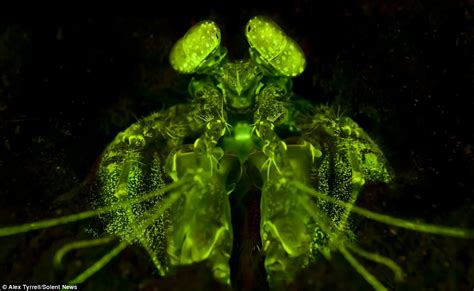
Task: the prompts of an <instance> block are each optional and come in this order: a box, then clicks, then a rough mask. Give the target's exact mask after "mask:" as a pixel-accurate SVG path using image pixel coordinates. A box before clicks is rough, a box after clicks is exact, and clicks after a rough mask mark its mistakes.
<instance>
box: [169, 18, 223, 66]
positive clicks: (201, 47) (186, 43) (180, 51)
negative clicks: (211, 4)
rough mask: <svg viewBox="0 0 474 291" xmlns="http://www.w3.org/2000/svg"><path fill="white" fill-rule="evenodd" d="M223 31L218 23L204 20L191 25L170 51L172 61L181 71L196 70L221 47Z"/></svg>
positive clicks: (172, 64)
mask: <svg viewBox="0 0 474 291" xmlns="http://www.w3.org/2000/svg"><path fill="white" fill-rule="evenodd" d="M220 43H221V32H220V29H219V27H218V26H217V24H216V23H215V22H213V21H211V20H204V21H201V22H199V23H197V24H196V25H194V26H193V27H191V28H190V29H189V30H188V32H186V34H185V35H184V36H183V37H182V38H180V39H179V40H178V41H177V42H176V43H175V45H174V46H173V48H172V49H171V53H170V63H171V66H172V67H173V69H175V70H176V71H177V72H179V73H183V74H189V73H194V72H196V71H197V70H198V69H199V68H200V67H201V66H202V65H203V63H204V62H205V61H206V59H208V57H209V56H210V55H211V54H213V53H214V52H215V51H216V50H218V48H219V47H220Z"/></svg>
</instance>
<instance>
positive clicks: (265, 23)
mask: <svg viewBox="0 0 474 291" xmlns="http://www.w3.org/2000/svg"><path fill="white" fill-rule="evenodd" d="M245 35H246V37H247V41H248V43H249V45H250V48H251V54H252V57H253V58H254V59H255V60H256V61H257V62H258V63H260V64H261V65H264V66H270V68H271V69H273V70H275V71H276V72H275V73H276V74H278V75H281V76H286V77H295V76H298V75H300V74H301V73H302V72H303V71H304V69H305V66H306V59H305V56H304V54H303V51H302V50H301V48H300V47H299V46H298V44H297V43H296V42H295V41H294V40H293V39H291V38H290V37H289V36H287V35H286V34H285V32H283V30H282V29H281V28H280V27H279V26H278V25H277V24H276V23H275V22H273V21H272V20H271V19H269V18H267V17H265V16H255V17H254V18H252V19H250V20H249V22H248V23H247V27H246V29H245ZM255 53H257V54H255Z"/></svg>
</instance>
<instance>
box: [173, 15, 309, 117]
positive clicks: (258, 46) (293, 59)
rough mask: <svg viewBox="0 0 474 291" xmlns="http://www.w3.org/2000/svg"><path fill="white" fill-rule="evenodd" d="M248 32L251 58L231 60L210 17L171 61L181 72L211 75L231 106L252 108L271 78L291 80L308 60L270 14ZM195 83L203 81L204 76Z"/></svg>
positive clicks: (193, 30)
mask: <svg viewBox="0 0 474 291" xmlns="http://www.w3.org/2000/svg"><path fill="white" fill-rule="evenodd" d="M245 35H246V38H247V41H248V43H249V46H250V49H249V53H250V58H248V59H245V60H237V61H230V60H229V59H228V57H227V49H226V48H225V47H223V46H222V45H221V34H220V29H219V27H218V26H217V24H216V23H215V22H213V21H210V20H205V21H202V22H199V23H197V24H195V25H194V26H193V27H192V28H191V29H190V30H188V32H187V33H186V34H185V35H184V36H183V37H182V38H181V39H179V40H178V41H177V42H176V44H175V46H174V47H173V49H172V50H171V54H170V63H171V65H172V67H173V68H174V69H175V70H176V71H177V72H179V73H182V74H197V75H205V76H207V77H208V78H207V80H210V82H212V83H213V84H214V85H215V86H216V87H218V88H219V89H220V91H221V92H222V95H223V96H224V98H225V101H226V103H227V107H228V108H230V109H233V110H236V111H240V112H242V111H246V110H249V109H251V108H253V107H254V104H255V96H256V94H257V93H258V91H259V90H260V89H261V88H262V87H263V86H264V85H265V83H266V82H267V80H271V78H272V77H280V78H281V77H283V78H288V79H290V78H292V77H295V76H297V75H299V74H301V73H302V72H303V70H304V68H305V65H306V60H305V57H304V54H303V52H302V50H301V48H300V47H299V46H298V45H297V44H296V42H295V41H293V40H292V39H291V38H290V37H288V36H287V35H286V34H285V33H284V32H283V30H282V29H281V28H280V27H279V26H278V25H277V24H275V23H274V22H273V21H271V20H270V19H269V18H267V17H264V16H257V17H254V18H252V19H251V20H250V21H249V22H248V23H247V26H246V28H245ZM191 82H202V79H201V78H196V79H193V81H191ZM191 87H193V84H191V85H190V88H191Z"/></svg>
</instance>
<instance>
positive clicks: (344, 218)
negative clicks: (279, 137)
mask: <svg viewBox="0 0 474 291" xmlns="http://www.w3.org/2000/svg"><path fill="white" fill-rule="evenodd" d="M298 127H299V128H300V130H301V138H300V142H299V143H296V144H289V145H287V151H286V154H285V155H286V160H287V162H288V165H289V166H288V167H286V168H285V170H284V171H272V172H271V174H268V173H265V172H263V171H262V176H267V177H268V179H267V180H266V181H265V183H264V187H263V189H262V205H261V207H262V229H261V232H262V242H263V246H264V250H265V252H266V256H267V257H266V261H265V266H266V270H267V273H268V276H269V281H270V284H272V285H273V286H281V285H282V284H283V285H284V284H288V283H289V282H291V281H292V280H293V279H294V276H295V274H297V273H298V272H299V271H300V270H302V269H303V268H305V267H306V266H307V265H308V264H310V263H311V262H315V261H317V260H318V258H319V257H321V255H323V256H324V257H326V258H329V257H330V253H331V251H333V250H337V251H341V248H344V247H345V245H351V244H352V243H353V234H352V232H351V227H350V226H349V225H348V217H349V215H350V213H351V209H352V208H351V206H352V205H353V204H354V203H355V201H356V199H357V196H358V194H359V193H360V191H361V189H362V187H363V186H364V185H365V183H366V182H389V181H390V179H391V177H392V176H391V174H390V170H389V168H388V163H387V162H386V160H385V158H384V156H383V154H382V152H381V151H380V149H379V148H378V146H377V145H376V144H375V143H374V142H373V141H372V140H371V139H370V137H369V136H368V135H367V134H366V133H365V132H364V131H363V130H362V129H361V128H360V127H359V126H358V125H357V124H356V123H355V122H354V121H352V120H351V119H350V118H348V117H338V116H336V115H335V114H334V113H333V111H332V110H331V109H330V108H329V107H326V106H321V107H315V108H314V109H313V114H312V116H311V117H310V118H306V119H304V120H300V121H299V122H298ZM270 177H271V179H270ZM296 185H299V187H301V186H302V185H305V186H304V187H306V188H307V189H314V191H317V192H318V193H321V195H326V196H328V197H332V198H334V199H336V200H338V201H342V202H345V203H347V205H345V206H341V205H335V204H334V203H331V202H328V201H326V200H323V199H317V198H314V197H311V196H310V195H308V193H306V192H304V191H302V190H301V189H300V188H299V187H297V186H296Z"/></svg>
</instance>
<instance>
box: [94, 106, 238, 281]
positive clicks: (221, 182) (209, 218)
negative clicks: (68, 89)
mask: <svg viewBox="0 0 474 291" xmlns="http://www.w3.org/2000/svg"><path fill="white" fill-rule="evenodd" d="M195 111H196V110H195V106H180V107H173V108H170V109H169V110H167V111H164V112H159V113H155V114H153V115H151V116H149V117H147V118H145V119H144V120H141V121H139V122H138V123H136V124H134V125H132V126H131V127H129V128H128V129H127V130H125V131H124V132H122V133H120V134H119V135H117V137H116V138H115V140H114V141H113V142H112V143H111V144H110V145H109V147H108V148H107V149H106V150H105V152H104V154H103V157H102V160H101V163H100V165H99V170H98V189H99V191H100V193H101V195H100V198H99V199H98V201H101V203H98V205H97V207H102V206H104V205H105V206H113V205H114V204H117V203H123V204H125V207H124V208H123V209H119V210H117V211H115V212H113V213H110V214H107V215H104V216H103V218H104V220H105V222H106V223H107V228H106V231H107V232H108V233H110V234H114V235H117V236H119V237H120V238H121V239H123V240H124V241H126V242H127V243H128V244H134V243H138V244H140V245H141V246H143V247H144V248H145V249H146V251H147V252H148V254H149V256H150V258H151V259H152V261H153V262H154V264H155V266H156V267H157V269H158V271H159V273H160V274H161V275H165V274H167V273H168V272H169V271H171V270H172V267H174V266H180V265H187V264H192V263H196V262H200V261H206V260H207V261H208V262H209V265H210V268H211V269H212V270H213V271H214V275H215V277H216V278H217V279H218V280H220V281H221V282H223V283H226V284H229V283H230V271H229V268H228V260H229V256H230V252H231V248H232V231H231V225H230V210H229V205H228V200H227V192H226V172H225V170H226V169H227V168H225V167H224V168H221V169H219V170H218V169H217V167H216V164H212V165H211V166H212V167H214V169H210V168H209V167H206V168H203V167H202V165H201V164H200V163H197V161H198V157H197V156H198V155H199V154H197V153H193V152H192V151H188V150H187V148H188V147H187V146H182V145H181V144H182V142H183V139H184V138H185V137H187V136H195V135H196V133H199V132H203V129H202V125H201V124H199V123H198V122H196V121H195V120H194V119H193V115H194V112H195ZM178 112H179V114H178V115H174V114H176V113H178ZM200 112H202V110H201V111H200ZM185 116H186V118H183V117H185ZM170 132H171V133H170ZM205 132H206V131H205ZM220 158H221V157H219V159H220ZM212 172H214V173H215V174H214V175H211V174H210V173H212ZM171 178H172V179H173V180H174V182H173V181H172V180H171ZM170 183H171V184H170ZM166 184H169V185H174V184H175V185H177V186H176V187H175V188H174V189H172V190H171V191H170V194H169V195H168V196H169V198H172V200H170V199H169V198H164V195H162V194H163V193H157V194H156V195H155V196H154V197H152V198H149V199H147V200H146V201H142V202H140V203H136V204H129V205H127V204H126V203H127V201H133V200H134V199H137V198H139V197H140V196H142V195H145V194H148V193H151V192H153V191H158V190H160V189H161V188H166V187H167V186H166ZM165 199H168V200H166V201H165ZM163 208H165V209H163ZM158 210H159V211H160V212H158ZM159 213H161V214H159Z"/></svg>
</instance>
